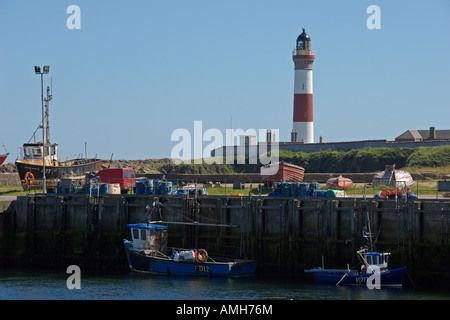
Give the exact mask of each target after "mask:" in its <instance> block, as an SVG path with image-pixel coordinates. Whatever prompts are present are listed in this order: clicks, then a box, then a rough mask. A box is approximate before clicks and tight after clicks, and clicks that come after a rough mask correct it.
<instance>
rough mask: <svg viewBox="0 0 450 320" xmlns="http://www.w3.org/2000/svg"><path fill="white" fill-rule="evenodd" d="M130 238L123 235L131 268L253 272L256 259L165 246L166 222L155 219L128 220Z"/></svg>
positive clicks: (158, 271) (172, 271) (186, 272)
mask: <svg viewBox="0 0 450 320" xmlns="http://www.w3.org/2000/svg"><path fill="white" fill-rule="evenodd" d="M127 227H128V228H130V230H131V236H132V239H133V240H132V241H130V240H126V239H124V240H123V242H124V245H125V251H126V254H127V259H128V264H129V266H130V270H131V271H134V272H142V273H151V274H161V275H177V276H206V277H243V276H253V275H254V274H255V271H256V261H254V260H247V259H235V258H220V259H219V258H212V257H210V256H209V255H208V253H207V251H206V250H204V249H187V250H186V249H183V250H181V249H175V248H169V247H167V239H168V232H167V226H165V225H160V224H154V223H136V224H128V225H127Z"/></svg>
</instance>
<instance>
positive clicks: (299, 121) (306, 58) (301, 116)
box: [291, 28, 315, 143]
mask: <svg viewBox="0 0 450 320" xmlns="http://www.w3.org/2000/svg"><path fill="white" fill-rule="evenodd" d="M314 58H315V56H314V51H311V38H310V37H309V36H308V35H307V34H306V32H305V28H303V32H302V34H300V35H299V36H298V38H297V43H296V47H295V49H294V51H293V53H292V60H293V61H294V65H295V78H294V124H293V128H292V134H291V141H292V142H304V143H314V122H313V63H314Z"/></svg>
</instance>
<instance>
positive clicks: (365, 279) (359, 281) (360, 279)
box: [355, 277, 367, 283]
mask: <svg viewBox="0 0 450 320" xmlns="http://www.w3.org/2000/svg"><path fill="white" fill-rule="evenodd" d="M355 280H356V283H366V282H367V277H359V278H356V279H355Z"/></svg>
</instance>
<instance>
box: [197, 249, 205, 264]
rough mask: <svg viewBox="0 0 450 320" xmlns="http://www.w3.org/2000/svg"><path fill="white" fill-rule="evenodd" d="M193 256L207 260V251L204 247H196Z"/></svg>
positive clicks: (199, 259)
mask: <svg viewBox="0 0 450 320" xmlns="http://www.w3.org/2000/svg"><path fill="white" fill-rule="evenodd" d="M195 256H196V258H197V260H198V261H203V262H205V261H206V260H208V252H206V250H205V249H198V250H197V252H196V254H195Z"/></svg>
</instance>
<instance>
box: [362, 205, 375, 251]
mask: <svg viewBox="0 0 450 320" xmlns="http://www.w3.org/2000/svg"><path fill="white" fill-rule="evenodd" d="M367 225H368V228H369V232H368V233H369V234H368V235H366V234H365V230H367V228H366V227H364V228H363V237H364V238H366V239H368V240H369V244H370V250H371V251H373V242H372V229H371V227H370V216H369V211H367Z"/></svg>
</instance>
